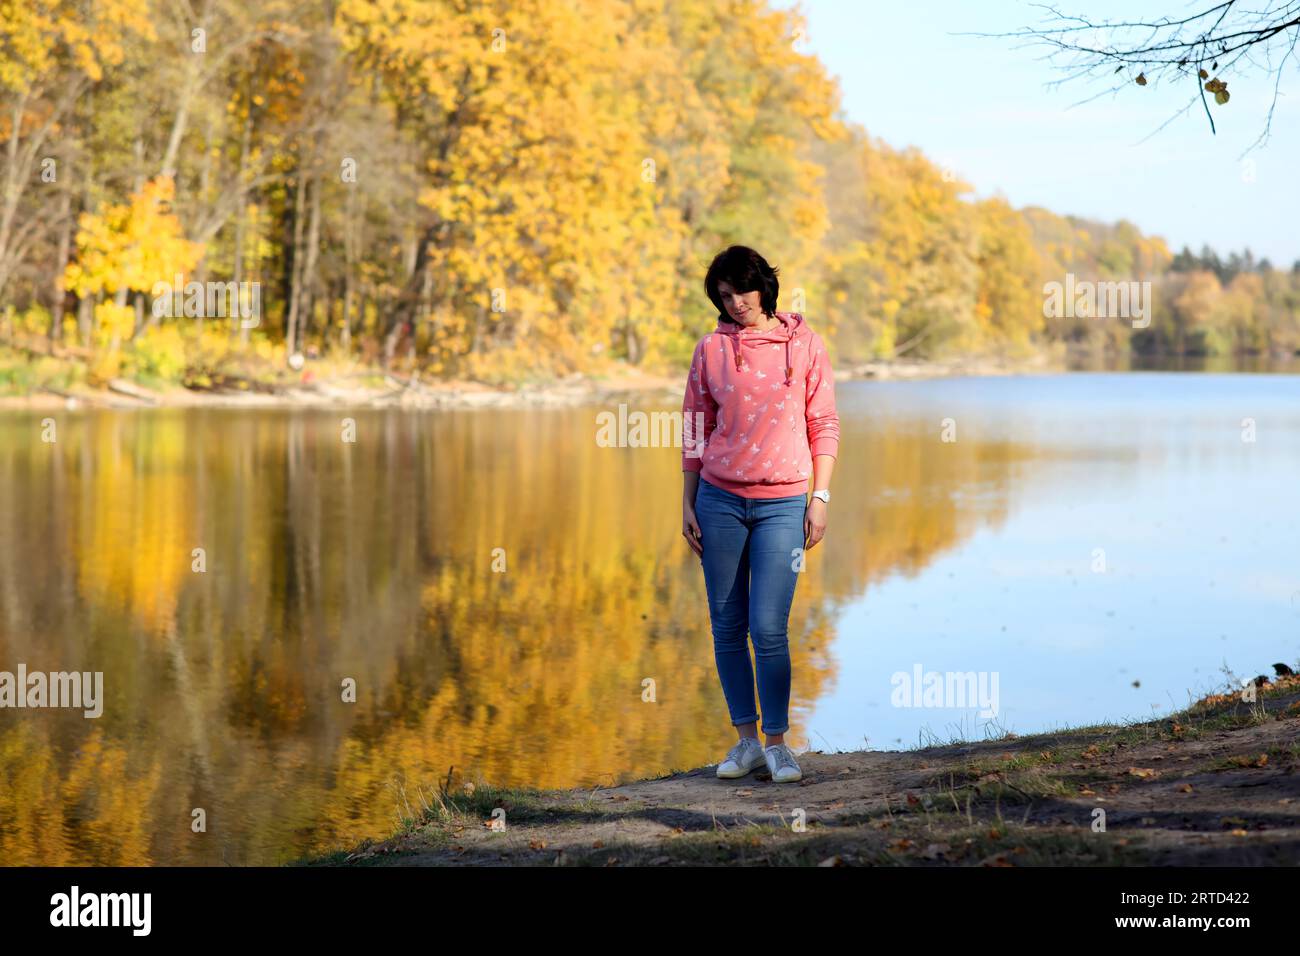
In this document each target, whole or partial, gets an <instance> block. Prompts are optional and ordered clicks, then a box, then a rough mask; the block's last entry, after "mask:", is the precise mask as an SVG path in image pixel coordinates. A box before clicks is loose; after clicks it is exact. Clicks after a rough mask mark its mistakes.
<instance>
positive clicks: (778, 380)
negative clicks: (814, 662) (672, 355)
mask: <svg viewBox="0 0 1300 956" xmlns="http://www.w3.org/2000/svg"><path fill="white" fill-rule="evenodd" d="M704 289H705V292H706V293H707V294H708V296H709V299H710V301H712V302H713V304H714V305H715V306H716V307H717V309H718V327H717V329H716V330H714V331H713V332H712V333H710V334H708V335H706V336H704V337H703V338H702V339H700V341H699V343H698V344H697V345H696V346H695V354H694V357H693V358H692V359H691V370H690V375H689V377H688V378H687V381H686V396H685V399H684V400H683V402H682V416H683V422H684V423H685V427H684V428H683V441H682V472H683V479H684V481H683V494H682V534H683V535H685V537H686V541H687V543H688V544H689V545H690V546H691V549H692V550H693V551H694V552H695V553H696V554H697V555H699V557H700V563H701V564H702V565H703V567H704V584H705V589H706V591H707V592H708V598H709V618H710V622H711V625H712V629H713V652H714V660H715V661H716V663H717V666H718V677H719V679H720V680H721V682H722V693H723V695H724V696H725V697H726V700H727V710H728V711H729V712H730V714H731V723H732V725H733V726H734V727H735V728H736V732H737V734H738V735H739V737H740V740H739V741H738V742H737V743H736V745H735V746H734V747H732V748H731V750H730V751H729V752H728V753H727V756H726V757H725V758H724V759H723V761H722V763H720V764H719V765H718V776H719V777H723V778H735V777H743V776H744V775H745V774H747V773H749V772H750V771H751V770H753V769H754V768H755V767H758V766H760V765H762V764H766V765H767V769H768V771H769V772H770V773H771V775H772V780H773V781H774V782H776V783H787V782H793V781H795V780H799V779H801V778H802V776H803V775H802V773H801V771H800V770H799V764H798V762H797V761H796V760H795V759H794V754H792V753H791V752H790V748H789V747H787V746H786V744H785V734H786V732H787V731H788V730H789V729H790V725H789V719H788V711H789V705H790V649H789V643H788V629H789V619H790V602H791V601H792V600H793V599H794V588H795V582H796V581H798V574H799V572H800V571H801V570H802V569H803V556H804V552H805V551H807V550H808V549H811V548H813V547H815V546H816V544H817V542H819V541H820V540H821V539H822V536H823V535H824V534H825V533H826V512H827V506H828V504H829V503H830V491H829V487H830V483H831V470H832V469H833V467H834V465H835V456H836V454H837V452H838V450H839V436H840V422H839V417H838V416H837V415H836V412H835V381H834V375H833V373H832V371H831V367H830V360H829V358H828V357H827V354H826V347H825V345H823V344H822V340H821V338H820V337H819V336H818V335H817V333H816V332H813V331H812V329H810V328H808V325H807V323H805V322H804V320H803V316H802V315H800V314H799V313H797V312H778V311H776V297H777V289H778V283H777V278H776V270H775V269H773V268H772V267H771V266H770V265H768V264H767V262H766V260H764V259H763V257H762V256H760V255H759V254H758V253H757V252H755V251H754V250H753V249H749V248H747V247H745V246H732V247H730V248H729V249H727V250H725V251H724V252H722V253H720V254H719V255H718V256H717V258H715V259H714V260H713V264H712V265H710V266H709V271H708V274H707V275H706V276H705V279H704ZM810 477H811V479H812V494H813V497H812V500H811V502H810V503H809V502H808V501H807V500H806V498H805V495H807V493H808V490H809V487H808V486H809V478H810ZM747 634H748V636H749V638H751V639H752V640H753V643H754V662H753V663H754V665H755V667H756V669H757V672H758V699H759V701H760V702H761V704H762V720H763V733H764V735H765V736H766V737H767V746H766V747H764V746H762V745H761V744H759V741H758V725H757V722H758V719H759V711H758V709H757V707H756V705H755V701H754V671H755V667H751V662H750V656H749V644H748V642H747V640H746V635H747Z"/></svg>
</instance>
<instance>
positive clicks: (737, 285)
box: [704, 246, 781, 322]
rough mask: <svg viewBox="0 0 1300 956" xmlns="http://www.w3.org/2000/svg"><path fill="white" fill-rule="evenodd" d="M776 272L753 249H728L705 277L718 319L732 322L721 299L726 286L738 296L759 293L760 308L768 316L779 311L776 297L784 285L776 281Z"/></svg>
mask: <svg viewBox="0 0 1300 956" xmlns="http://www.w3.org/2000/svg"><path fill="white" fill-rule="evenodd" d="M776 271H777V270H776V269H775V268H773V267H772V266H770V265H768V264H767V260H766V259H764V258H763V257H762V256H760V255H759V254H758V253H757V252H755V251H754V250H753V249H751V248H749V246H728V247H727V248H726V249H724V250H723V251H722V252H719V253H718V254H717V255H716V256H714V258H713V263H712V264H711V265H710V266H709V271H708V273H707V274H706V275H705V276H704V292H705V294H707V295H708V297H709V301H710V302H712V303H713V304H714V305H715V306H717V308H718V318H719V319H722V320H725V321H727V322H731V321H732V318H731V316H730V315H729V314H728V313H727V309H726V307H725V306H724V305H723V304H722V296H720V295H718V283H719V282H726V283H728V284H729V285H730V286H731V287H732V288H733V289H735V290H736V291H737V292H758V293H759V297H758V300H759V304H760V305H761V306H762V309H763V311H764V312H765V313H767V314H768V315H771V314H772V313H774V312H775V311H776V294H777V291H778V290H779V289H780V288H781V284H780V283H779V282H777V279H776Z"/></svg>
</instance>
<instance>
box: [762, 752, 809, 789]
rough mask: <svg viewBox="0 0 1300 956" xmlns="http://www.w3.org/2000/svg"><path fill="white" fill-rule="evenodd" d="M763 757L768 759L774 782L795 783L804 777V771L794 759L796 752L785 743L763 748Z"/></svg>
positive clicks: (768, 766)
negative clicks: (792, 751) (793, 752)
mask: <svg viewBox="0 0 1300 956" xmlns="http://www.w3.org/2000/svg"><path fill="white" fill-rule="evenodd" d="M763 759H764V760H765V761H767V769H768V772H769V773H771V774H772V782H773V783H794V782H795V781H796V780H802V779H803V771H802V770H800V769H799V764H798V763H797V762H796V761H795V759H794V754H792V753H791V752H790V748H789V747H787V746H786V745H785V744H774V745H773V746H771V747H766V748H764V750H763Z"/></svg>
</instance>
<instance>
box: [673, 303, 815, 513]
mask: <svg viewBox="0 0 1300 956" xmlns="http://www.w3.org/2000/svg"><path fill="white" fill-rule="evenodd" d="M776 317H777V319H778V320H779V324H778V325H776V326H775V327H773V328H772V329H770V330H769V331H767V332H759V331H756V330H754V329H747V328H745V327H744V326H742V325H737V324H736V323H734V322H732V321H730V320H727V319H719V320H718V327H717V329H716V330H715V331H714V332H711V333H710V334H708V335H706V336H704V337H703V338H702V339H700V341H699V343H698V344H697V345H696V346H695V355H694V356H693V357H692V358H691V371H690V376H689V378H688V379H687V381H686V395H685V398H684V399H683V400H682V423H683V428H682V471H698V472H700V475H701V477H702V478H704V479H705V480H706V481H708V482H709V483H710V484H713V485H717V486H718V487H719V488H722V489H724V490H726V491H730V492H732V493H733V494H737V495H740V496H741V497H742V498H787V497H790V496H792V495H803V494H807V493H808V482H809V479H811V478H812V459H813V456H814V455H830V456H831V457H832V458H833V457H835V456H836V454H837V453H838V451H839V444H840V419H839V416H838V415H837V414H836V412H835V375H834V372H833V371H832V370H831V364H830V358H829V357H828V356H827V354H826V346H825V345H824V344H822V340H821V336H819V335H818V334H817V333H816V332H814V331H813V330H812V329H810V328H809V327H808V325H807V323H805V322H804V320H803V316H802V315H800V314H799V313H798V312H777V313H776Z"/></svg>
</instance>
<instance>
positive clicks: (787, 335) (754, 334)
mask: <svg viewBox="0 0 1300 956" xmlns="http://www.w3.org/2000/svg"><path fill="white" fill-rule="evenodd" d="M773 314H774V315H775V316H776V318H777V324H776V325H774V326H773V327H772V328H770V329H768V330H767V331H766V332H758V331H755V330H754V329H748V328H746V327H745V326H743V325H741V324H739V323H738V322H733V321H731V319H729V318H727V317H725V316H719V317H718V327H717V329H715V330H714V331H716V332H717V334H718V335H721V336H724V339H723V341H724V342H730V343H731V354H732V356H733V357H734V361H735V363H736V369H737V370H739V369H740V367H741V365H742V364H743V359H742V358H741V354H740V352H741V349H742V348H744V347H745V346H746V345H767V344H769V343H772V342H784V343H785V384H786V385H789V384H791V382H792V381H793V376H794V363H793V362H791V360H790V343H791V342H793V341H794V338H795V336H796V335H799V334H800V333H802V332H803V331H804V330H806V329H807V326H806V325H805V324H804V320H803V315H801V314H800V313H798V312H776V313H773Z"/></svg>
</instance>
